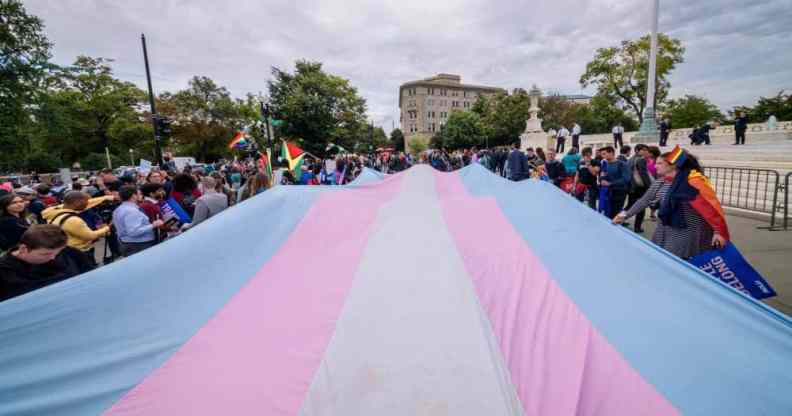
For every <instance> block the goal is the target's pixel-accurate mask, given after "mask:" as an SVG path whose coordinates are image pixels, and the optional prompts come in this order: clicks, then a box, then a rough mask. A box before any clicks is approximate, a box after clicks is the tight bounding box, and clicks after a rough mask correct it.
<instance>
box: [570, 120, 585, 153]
mask: <svg viewBox="0 0 792 416" xmlns="http://www.w3.org/2000/svg"><path fill="white" fill-rule="evenodd" d="M582 132H583V129H581V128H580V124H578V123H575V125H574V126H572V147H574V148H577V149H580V134H581V133H582Z"/></svg>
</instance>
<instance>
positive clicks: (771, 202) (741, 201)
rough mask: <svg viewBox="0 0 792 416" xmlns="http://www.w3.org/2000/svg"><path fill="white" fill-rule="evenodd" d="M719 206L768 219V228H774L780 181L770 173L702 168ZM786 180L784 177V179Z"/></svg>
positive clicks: (723, 168) (778, 177)
mask: <svg viewBox="0 0 792 416" xmlns="http://www.w3.org/2000/svg"><path fill="white" fill-rule="evenodd" d="M704 171H705V174H706V175H707V177H709V179H710V181H711V182H712V185H713V187H715V192H716V193H717V195H718V199H719V200H720V202H721V205H723V206H725V207H731V208H738V209H742V210H746V211H752V212H758V213H764V214H768V215H770V226H769V227H764V228H767V229H774V228H776V218H777V215H776V214H777V212H778V211H779V208H780V207H779V206H778V193H779V191H780V189H781V186H780V185H781V177H780V175H779V174H778V172H777V171H774V170H769V169H752V168H732V167H722V166H711V167H706V168H704ZM788 178H789V176H787V179H788Z"/></svg>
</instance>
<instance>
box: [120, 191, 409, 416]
mask: <svg viewBox="0 0 792 416" xmlns="http://www.w3.org/2000/svg"><path fill="white" fill-rule="evenodd" d="M400 183H401V176H400V175H399V176H397V177H394V178H389V179H388V180H386V181H385V182H383V183H382V185H381V186H378V187H361V188H358V189H346V190H336V191H327V192H325V193H323V194H322V195H321V196H319V198H318V199H317V201H316V203H315V204H314V206H312V207H311V209H310V210H309V211H308V213H307V214H306V216H305V218H304V219H303V221H302V222H301V223H300V224H299V225H298V226H297V228H296V229H295V231H294V233H293V234H292V235H291V236H290V237H289V239H288V240H287V242H286V243H284V246H283V247H282V248H281V249H280V251H279V252H278V253H277V254H276V255H275V256H274V257H273V258H272V260H271V261H269V262H268V263H267V264H266V265H265V266H264V267H263V268H262V269H261V270H260V271H259V272H258V273H257V274H256V276H255V277H254V278H253V279H251V281H250V283H248V285H247V286H245V287H244V288H243V289H242V290H241V291H240V292H239V293H238V294H237V295H236V296H235V297H234V298H233V299H232V300H231V301H230V302H229V303H228V305H226V306H225V307H224V308H223V309H222V310H221V311H220V312H219V313H218V314H217V315H216V316H215V317H214V318H212V320H211V321H209V323H207V324H206V326H204V327H203V328H201V330H200V331H198V333H197V334H196V335H195V336H193V337H192V338H191V339H190V340H189V341H188V342H187V343H186V344H185V345H184V346H182V348H181V349H180V350H179V351H177V352H176V353H175V354H174V355H173V356H172V357H171V358H170V359H169V360H168V361H167V362H166V363H165V364H164V365H163V366H162V367H160V368H158V369H156V370H155V371H154V372H153V373H152V374H151V375H150V376H149V377H148V378H146V379H145V380H144V381H143V382H142V383H141V384H139V385H138V386H137V387H135V388H134V389H132V390H131V391H130V392H129V393H128V394H127V395H126V396H125V397H123V398H122V399H121V400H120V401H119V402H118V403H116V404H115V405H114V406H113V407H112V408H110V409H109V410H108V411H107V412H106V414H109V415H132V414H134V415H142V414H145V415H252V414H255V415H295V414H297V412H298V410H299V408H300V405H301V403H302V401H303V398H304V396H305V394H306V392H307V391H308V388H309V386H310V383H311V381H312V379H313V377H314V374H315V373H316V372H317V369H318V366H319V364H320V362H321V360H322V357H323V355H324V352H325V349H326V347H327V345H328V343H329V341H330V338H331V336H332V334H333V332H334V331H335V326H336V320H337V319H338V317H339V315H340V312H341V309H342V307H343V304H344V301H345V299H346V297H347V292H348V291H349V289H350V287H351V286H352V281H353V278H354V276H355V272H356V270H357V267H358V263H359V262H360V257H361V255H362V252H363V249H364V247H365V245H366V242H367V240H368V236H369V234H370V231H371V230H370V229H371V227H372V225H373V223H374V221H375V218H376V216H377V213H378V211H379V207H381V206H382V205H383V204H384V203H386V202H387V201H388V200H390V199H391V198H392V197H393V196H394V195H395V194H396V192H398V189H399V186H400ZM266 215H267V213H265V212H262V220H267V218H266ZM272 220H277V219H272ZM222 278H223V276H217V279H222Z"/></svg>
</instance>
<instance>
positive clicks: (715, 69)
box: [23, 0, 792, 130]
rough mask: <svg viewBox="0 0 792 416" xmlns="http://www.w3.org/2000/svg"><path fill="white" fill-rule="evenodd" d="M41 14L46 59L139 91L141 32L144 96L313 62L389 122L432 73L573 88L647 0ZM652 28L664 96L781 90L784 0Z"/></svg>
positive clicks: (733, 5)
mask: <svg viewBox="0 0 792 416" xmlns="http://www.w3.org/2000/svg"><path fill="white" fill-rule="evenodd" d="M23 3H24V4H25V6H26V7H27V9H28V11H29V12H30V13H33V14H35V15H38V16H39V17H41V18H43V19H44V22H45V24H46V33H47V35H48V36H49V38H50V40H51V41H53V42H54V43H55V49H54V59H55V61H56V62H57V63H61V64H66V63H70V62H72V61H73V60H74V58H75V57H76V56H77V55H79V54H86V55H90V56H102V57H108V58H113V59H115V61H116V62H115V64H114V68H115V71H116V75H117V76H118V77H119V78H121V79H124V80H128V81H131V82H134V83H136V84H138V85H140V86H141V87H143V88H145V72H144V67H143V58H142V55H141V50H140V34H141V33H145V34H146V37H147V38H148V48H149V57H150V59H151V63H152V66H153V68H152V72H153V82H154V88H155V91H157V92H159V91H175V90H178V89H181V88H184V87H185V86H186V84H187V80H188V79H189V78H190V77H192V76H193V75H205V76H209V77H211V78H213V79H214V80H215V81H216V82H218V83H219V84H221V85H224V86H226V87H227V88H228V89H229V90H230V91H231V92H232V94H234V95H235V96H239V97H242V96H244V94H245V93H246V92H254V93H257V92H264V93H266V81H267V79H268V78H269V74H270V67H272V66H276V67H279V68H282V69H287V68H291V67H292V66H293V62H294V61H295V60H297V59H308V60H313V61H321V62H323V63H324V65H325V69H326V70H328V71H330V72H331V73H334V74H337V75H341V76H343V77H345V78H348V79H350V80H351V81H352V84H353V85H355V86H356V87H357V88H358V89H359V91H360V93H361V95H362V96H363V97H365V98H366V100H367V101H368V106H369V113H370V117H371V118H372V119H373V120H374V121H375V123H377V124H378V125H382V126H383V127H384V128H385V129H386V130H390V129H391V126H392V123H394V120H395V123H396V126H397V127H398V87H399V85H400V84H402V83H404V82H406V81H410V80H415V79H421V78H426V77H428V76H431V75H433V74H435V73H439V72H446V73H453V74H459V75H461V76H462V78H463V82H466V83H475V84H482V85H491V86H499V87H503V88H508V89H512V88H515V87H523V88H528V87H530V86H531V85H532V84H537V85H538V86H539V87H540V88H542V89H544V90H546V91H547V90H550V91H556V92H560V93H567V94H572V93H592V91H583V90H581V87H580V85H579V84H578V79H579V78H580V74H581V73H582V72H583V71H584V69H585V65H586V63H587V62H588V61H589V60H590V59H591V58H592V57H593V55H594V52H595V50H596V49H597V48H599V47H604V46H609V45H616V44H618V42H619V41H620V40H622V39H631V38H636V37H639V36H641V35H642V34H644V33H646V32H647V31H648V28H649V10H650V5H651V1H649V0H638V1H636V0H553V1H537V0H535V1H533V2H510V1H491V0H458V1H457V0H448V1H442V0H440V1H426V0H401V1H392V0H372V1H362V0H345V1H336V0H332V1H331V0H309V1H303V0H296V1H295V0H270V1H268V0H260V1H252V0H234V1H227V2H226V1H216V0H214V1H213V0H189V1H187V0H183V1H179V0H171V1H153V0H136V1H126V2H122V1H115V0H57V1H54V0H23ZM660 7H661V12H660V14H661V17H660V31H662V32H665V33H668V34H670V35H671V36H674V37H677V38H679V39H681V40H682V41H683V43H684V45H685V46H686V47H687V52H686V54H685V63H683V64H682V65H681V66H679V67H678V69H677V70H676V72H675V73H674V74H673V76H672V84H673V87H672V91H671V95H672V96H680V95H684V94H697V95H703V96H706V97H707V98H709V99H710V100H712V101H713V102H714V103H715V104H717V105H718V106H720V107H721V108H722V109H728V108H730V107H732V106H734V105H740V104H748V105H750V104H753V103H754V102H755V101H756V99H757V98H758V97H759V96H762V95H764V96H769V95H775V93H777V92H778V91H779V90H781V89H787V90H792V48H791V47H790V40H789V39H792V25H791V24H790V22H792V7H790V0H754V1H751V2H746V1H744V0H740V1H738V0H661V6H660Z"/></svg>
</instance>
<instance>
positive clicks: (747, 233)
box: [630, 211, 792, 317]
mask: <svg viewBox="0 0 792 416" xmlns="http://www.w3.org/2000/svg"><path fill="white" fill-rule="evenodd" d="M633 221H634V219H630V223H632V222H633ZM727 221H728V222H729V231H730V232H731V235H732V241H733V242H734V244H735V245H736V246H737V248H739V249H740V252H742V254H743V256H745V258H746V259H747V260H748V262H750V263H751V265H753V267H754V268H755V269H756V270H757V271H758V272H759V273H760V274H761V275H762V276H763V277H764V278H765V279H766V280H767V281H768V282H769V283H770V285H772V286H773V288H774V289H775V290H776V292H777V293H778V296H776V297H775V298H770V299H767V300H766V301H765V303H766V304H768V305H770V306H772V307H773V308H775V309H777V310H779V311H781V312H783V313H785V314H787V315H788V316H791V317H792V231H767V230H759V229H757V227H762V226H767V223H766V222H762V221H757V220H754V219H749V218H743V217H736V216H733V215H729V216H727ZM654 226H655V223H654V222H652V221H649V220H648V211H647V221H645V222H644V230H646V232H645V233H644V234H643V235H644V237H646V238H647V239H651V238H652V233H653V232H654Z"/></svg>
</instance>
